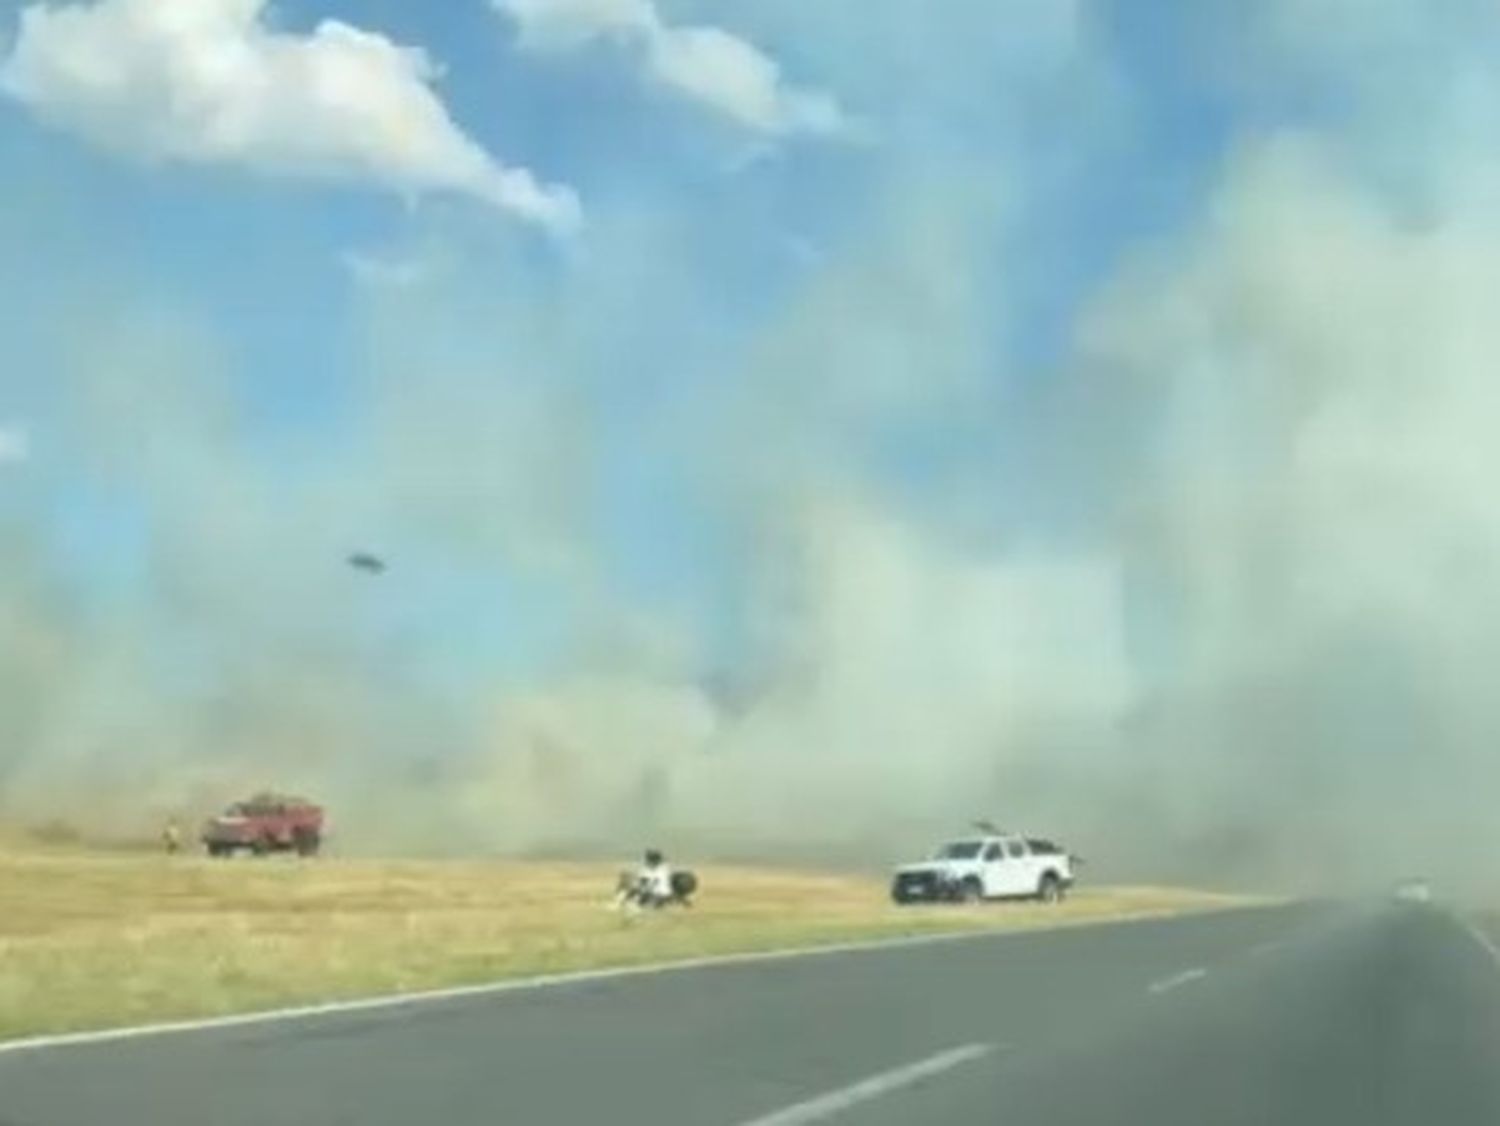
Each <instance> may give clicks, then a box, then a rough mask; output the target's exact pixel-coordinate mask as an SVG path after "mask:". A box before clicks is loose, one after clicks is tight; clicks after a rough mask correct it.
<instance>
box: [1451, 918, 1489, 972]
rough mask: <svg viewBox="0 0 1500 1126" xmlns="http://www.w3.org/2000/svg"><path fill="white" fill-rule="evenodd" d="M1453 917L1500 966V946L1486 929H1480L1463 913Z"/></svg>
mask: <svg viewBox="0 0 1500 1126" xmlns="http://www.w3.org/2000/svg"><path fill="white" fill-rule="evenodd" d="M1453 918H1454V921H1455V922H1457V923H1458V925H1459V926H1461V927H1463V929H1464V930H1466V931H1468V932H1469V937H1470V938H1472V939H1473V940H1474V941H1475V942H1477V943H1479V945H1480V946H1482V947H1484V950H1485V953H1487V954H1488V955H1489V956H1490V957H1491V958H1493V959H1494V960H1495V964H1496V965H1497V966H1500V946H1497V945H1495V940H1494V939H1492V938H1491V937H1490V936H1489V935H1487V934H1485V933H1484V931H1482V930H1480V929H1479V928H1478V927H1476V926H1475V925H1474V924H1473V923H1471V922H1470V921H1469V920H1468V919H1466V918H1464V917H1463V916H1462V915H1454V916H1453Z"/></svg>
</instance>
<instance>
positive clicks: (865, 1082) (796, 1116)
mask: <svg viewBox="0 0 1500 1126" xmlns="http://www.w3.org/2000/svg"><path fill="white" fill-rule="evenodd" d="M995 1048H996V1046H995V1045H994V1044H965V1045H964V1046H963V1047H961V1048H951V1049H949V1050H948V1051H946V1052H939V1053H938V1054H937V1055H935V1056H929V1057H927V1058H926V1059H925V1060H918V1061H917V1062H916V1063H909V1064H906V1065H905V1066H903V1067H893V1068H891V1069H890V1070H889V1071H882V1072H880V1073H878V1074H876V1075H872V1076H870V1077H869V1078H868V1079H861V1080H860V1081H859V1082H858V1083H851V1084H849V1086H847V1087H840V1088H839V1089H838V1090H836V1091H829V1092H828V1093H827V1094H823V1095H818V1096H817V1097H816V1098H811V1099H808V1100H806V1101H805V1102H800V1103H796V1104H794V1105H792V1106H789V1107H785V1108H783V1109H781V1110H778V1111H775V1112H774V1113H772V1114H767V1115H765V1116H764V1117H762V1118H754V1119H751V1120H750V1121H748V1122H743V1123H741V1124H740V1126H807V1124H808V1123H811V1122H822V1121H823V1120H824V1119H828V1118H832V1117H833V1116H834V1115H836V1114H842V1113H843V1112H844V1111H846V1110H849V1109H851V1108H853V1107H856V1106H859V1105H860V1104H861V1103H867V1102H870V1101H872V1100H874V1099H878V1098H881V1097H883V1096H885V1095H889V1094H891V1093H892V1092H893V1091H898V1090H900V1089H901V1088H902V1087H909V1086H911V1085H912V1084H913V1083H918V1082H920V1081H922V1080H923V1079H927V1078H930V1077H931V1076H934V1075H940V1074H942V1073H943V1072H945V1071H952V1070H953V1069H954V1068H955V1067H959V1066H961V1065H963V1064H966V1063H972V1062H973V1061H974V1060H977V1059H979V1058H981V1057H983V1056H987V1055H989V1054H990V1053H991V1052H993V1051H994V1050H995Z"/></svg>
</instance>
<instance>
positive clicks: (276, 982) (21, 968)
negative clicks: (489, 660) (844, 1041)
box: [0, 850, 1235, 1038]
mask: <svg viewBox="0 0 1500 1126" xmlns="http://www.w3.org/2000/svg"><path fill="white" fill-rule="evenodd" d="M615 872H616V869H615V868H614V867H612V866H610V865H586V864H519V863H498V862H479V861H465V862H437V861H422V862H419V861H355V860H318V861H313V862H297V861H295V860H290V859H285V860H284V859H269V860H260V861H255V860H249V859H245V860H237V861H208V860H201V859H197V858H190V857H172V858H169V857H165V856H151V855H111V854H102V853H88V852H83V851H63V850H57V851H52V852H47V851H0V1038H7V1037H15V1036H21V1035H25V1034H29V1033H42V1032H52V1031H61V1030H70V1029H80V1028H96V1027H105V1026H111V1025H119V1024H129V1023H136V1022H142V1021H151V1020H162V1019H170V1018H179V1017H191V1016H202V1015H210V1014H218V1013H227V1012H238V1011H244V1010H250V1009H256V1008H264V1007H273V1006H278V1005H285V1004H292V1003H299V1002H312V1001H321V1000H329V999H335V998H341V997H353V996H364V995H369V994H379V993H387V992H396V991H401V990H412V989H421V988H431V987H437V986H444V985H453V984H459V983H471V982H483V981H489V980H494V979H500V978H505V977H513V976H517V975H526V974H535V973H547V972H555V971H562V970H572V969H583V968H590V967H599V966H621V965H631V964H639V963H644V962H655V961H667V960H673V959H681V958H689V957H695V956H702V955H709V954H718V953H727V952H732V951H749V950H758V949H772V948H778V947H785V946H797V945H813V944H820V943H829V942H837V941H846V940H852V939H862V938H876V937H895V936H900V935H911V934H920V933H931V932H936V931H953V930H968V929H976V928H1024V927H1037V926H1048V925H1056V924H1058V923H1082V922H1087V921H1091V920H1100V919H1109V918H1120V917H1129V916H1139V915H1143V914H1154V913H1160V912H1167V911H1178V910H1193V909H1201V908H1211V907H1216V906H1224V905H1228V904H1231V903H1233V902H1235V900H1233V899H1230V898H1229V897H1224V896H1215V895H1210V894H1204V893H1195V892H1183V891H1172V890H1161V889H1151V888H1116V889H1106V890H1081V891H1079V892H1078V893H1077V894H1075V895H1074V896H1073V897H1072V898H1071V899H1070V900H1069V901H1068V902H1067V903H1066V904H1064V905H1062V906H1053V907H1043V906H1040V905H1030V904H1018V905H985V906H982V907H972V908H971V907H962V908H961V907H932V908H904V909H897V908H895V907H893V906H891V905H890V904H889V903H888V902H887V900H886V897H885V887H884V885H883V882H882V881H881V880H880V879H879V878H878V877H877V878H865V877H855V876H848V875H834V874H815V873H805V872H787V871H772V870H747V869H734V868H706V869H700V876H701V877H702V879H703V883H704V888H703V892H702V894H701V901H700V903H699V905H698V906H696V907H695V908H694V909H692V910H690V911H686V910H671V911H667V912H662V913H656V914H650V915H642V916H639V917H636V918H627V917H622V916H621V915H619V914H617V913H615V912H613V911H611V910H610V909H609V906H608V903H609V892H610V890H611V888H612V886H613V879H614V875H615Z"/></svg>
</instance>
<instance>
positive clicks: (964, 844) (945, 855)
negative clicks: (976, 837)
mask: <svg viewBox="0 0 1500 1126" xmlns="http://www.w3.org/2000/svg"><path fill="white" fill-rule="evenodd" d="M983 847H984V842H983V841H954V842H953V843H952V844H945V845H944V846H943V847H942V848H940V849H938V853H937V859H939V860H973V859H974V858H975V857H976V856H978V855H979V850H980V849H981V848H983Z"/></svg>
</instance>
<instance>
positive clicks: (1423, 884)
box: [1395, 878, 1432, 903]
mask: <svg viewBox="0 0 1500 1126" xmlns="http://www.w3.org/2000/svg"><path fill="white" fill-rule="evenodd" d="M1395 896H1396V898H1397V899H1399V900H1401V901H1402V902H1404V903H1426V902H1427V901H1428V900H1430V899H1431V898H1432V889H1431V888H1430V887H1429V886H1428V884H1427V881H1426V880H1423V879H1420V878H1416V879H1410V880H1402V881H1401V882H1400V883H1399V884H1397V885H1396V890H1395Z"/></svg>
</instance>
